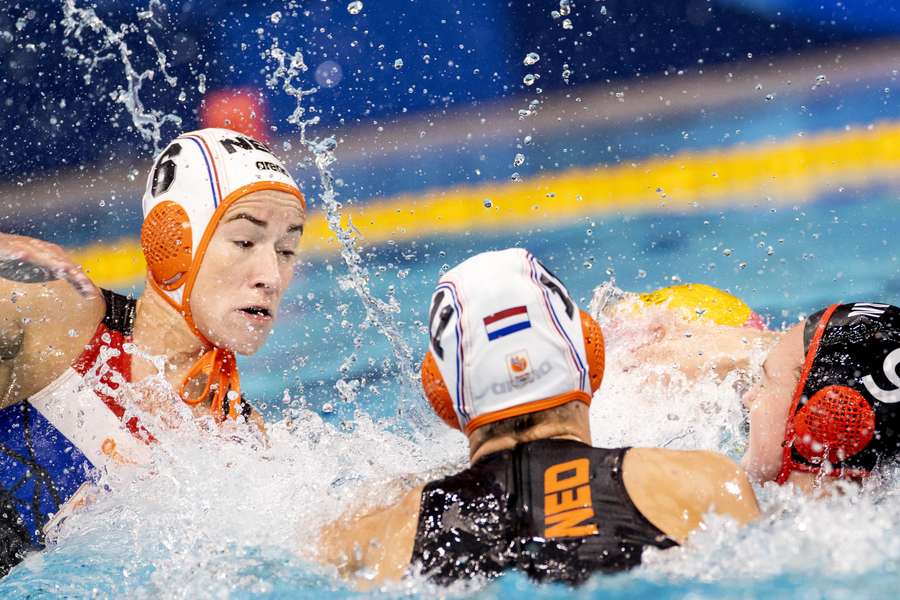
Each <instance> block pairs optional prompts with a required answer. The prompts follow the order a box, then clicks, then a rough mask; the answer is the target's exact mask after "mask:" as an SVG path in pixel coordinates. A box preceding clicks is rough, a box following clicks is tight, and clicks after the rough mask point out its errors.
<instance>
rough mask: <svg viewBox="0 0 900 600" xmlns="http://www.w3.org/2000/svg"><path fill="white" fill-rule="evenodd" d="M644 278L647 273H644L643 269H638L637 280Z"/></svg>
mask: <svg viewBox="0 0 900 600" xmlns="http://www.w3.org/2000/svg"><path fill="white" fill-rule="evenodd" d="M646 277H647V271H645V270H643V269H638V272H637V278H638V279H644V278H646Z"/></svg>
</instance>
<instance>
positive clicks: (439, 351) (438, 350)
mask: <svg viewBox="0 0 900 600" xmlns="http://www.w3.org/2000/svg"><path fill="white" fill-rule="evenodd" d="M443 301H444V291H443V290H441V291H439V292H438V293H437V294H435V296H434V303H433V304H432V305H431V314H430V315H429V316H428V331H429V332H431V331H434V333H433V334H432V335H431V347H432V348H433V349H434V353H435V354H436V355H437V357H438V358H439V359H441V360H444V347H443V346H441V336H442V335H444V330H445V329H447V325H449V324H450V317H452V316H453V307H452V306H449V305H447V306H445V307H444V308H442V309H441V310H440V311H438V308H440V306H441V302H443ZM437 316H439V320H438V326H437V329H436V330H435V329H434V319H435V317H437Z"/></svg>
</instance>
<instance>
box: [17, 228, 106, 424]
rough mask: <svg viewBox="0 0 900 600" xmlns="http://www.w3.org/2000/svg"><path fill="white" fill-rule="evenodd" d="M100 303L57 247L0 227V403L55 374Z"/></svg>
mask: <svg viewBox="0 0 900 600" xmlns="http://www.w3.org/2000/svg"><path fill="white" fill-rule="evenodd" d="M104 306H105V305H104V301H103V298H102V296H101V295H100V293H99V290H97V288H96V287H95V286H94V285H93V284H92V283H91V282H90V280H89V279H88V278H87V276H86V275H85V274H84V273H83V272H82V271H81V268H80V267H78V266H77V265H75V264H74V263H73V262H72V261H71V259H70V258H69V257H68V256H67V255H66V253H65V251H64V250H63V249H62V248H60V247H59V246H56V245H55V244H50V243H48V242H44V241H41V240H36V239H33V238H28V237H23V236H18V235H10V234H2V233H0V408H3V407H6V406H9V405H10V404H14V403H16V402H20V401H21V400H23V399H24V398H27V397H28V396H30V395H31V394H33V393H34V392H36V391H38V390H40V389H42V388H43V387H45V386H46V385H47V384H49V383H50V382H51V381H53V379H55V378H56V377H57V376H59V374H60V373H62V371H63V370H64V369H65V368H66V367H68V366H69V365H70V364H71V363H72V362H73V361H74V360H75V359H76V358H77V357H78V355H79V354H80V351H81V348H83V346H84V344H85V343H86V342H87V341H88V340H90V337H91V336H92V335H93V332H94V329H95V328H96V326H97V324H98V323H99V322H100V320H101V319H102V318H103V310H104Z"/></svg>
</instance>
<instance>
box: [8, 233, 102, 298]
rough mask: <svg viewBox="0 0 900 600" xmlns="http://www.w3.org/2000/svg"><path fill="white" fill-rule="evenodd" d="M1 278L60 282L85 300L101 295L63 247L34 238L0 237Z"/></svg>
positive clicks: (23, 281) (29, 281)
mask: <svg viewBox="0 0 900 600" xmlns="http://www.w3.org/2000/svg"><path fill="white" fill-rule="evenodd" d="M0 277H2V278H4V279H9V280H12V281H19V282H22V283H42V282H47V281H54V280H57V279H61V280H64V281H66V282H68V283H69V284H70V285H71V286H72V287H74V288H75V290H76V291H77V292H78V293H79V294H80V295H81V296H83V297H84V298H87V299H93V298H96V297H97V295H98V292H97V288H96V286H94V284H93V283H92V282H91V280H90V279H88V277H87V275H85V274H84V271H82V270H81V267H80V266H78V265H76V264H74V263H73V262H72V261H71V259H70V258H69V256H68V255H67V254H66V252H65V251H64V250H63V249H62V248H60V247H59V246H57V245H56V244H50V243H48V242H44V241H42V240H36V239H32V238H26V237H21V236H12V235H2V234H0Z"/></svg>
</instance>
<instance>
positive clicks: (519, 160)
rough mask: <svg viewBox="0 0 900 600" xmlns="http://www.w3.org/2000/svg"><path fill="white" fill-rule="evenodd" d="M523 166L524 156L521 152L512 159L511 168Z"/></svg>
mask: <svg viewBox="0 0 900 600" xmlns="http://www.w3.org/2000/svg"><path fill="white" fill-rule="evenodd" d="M524 164H525V155H524V154H522V153H521V152H520V153H518V154H516V157H515V158H514V159H513V166H514V167H521V166H522V165H524Z"/></svg>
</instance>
